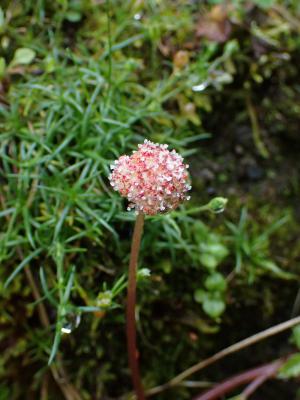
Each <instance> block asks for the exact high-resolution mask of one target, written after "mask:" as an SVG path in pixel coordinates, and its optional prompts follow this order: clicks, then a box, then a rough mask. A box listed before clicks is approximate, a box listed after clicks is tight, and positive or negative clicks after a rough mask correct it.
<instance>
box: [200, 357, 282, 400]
mask: <svg viewBox="0 0 300 400" xmlns="http://www.w3.org/2000/svg"><path fill="white" fill-rule="evenodd" d="M283 362H284V359H278V360H276V361H273V362H271V363H269V364H265V365H263V366H260V367H256V368H253V369H250V370H248V371H246V372H242V373H241V374H238V375H235V376H233V377H230V378H228V379H226V380H225V381H223V382H221V383H219V384H217V385H216V386H214V387H213V388H212V389H210V390H208V391H207V392H205V393H203V394H201V395H199V396H196V397H194V399H193V400H216V399H219V398H221V397H223V396H225V395H226V394H227V393H230V392H232V391H233V390H234V389H236V388H238V387H239V386H242V385H244V384H246V383H248V382H251V384H250V385H249V386H247V388H246V389H245V390H244V392H243V393H242V394H241V399H243V400H246V399H247V398H248V397H249V396H250V395H251V394H252V393H253V392H254V391H255V390H256V389H257V388H258V387H259V386H260V385H262V384H263V382H265V381H266V380H267V379H269V378H271V377H272V376H274V375H275V374H276V372H277V371H278V369H279V368H280V366H281V365H282V363H283Z"/></svg>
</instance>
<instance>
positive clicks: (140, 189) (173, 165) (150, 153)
mask: <svg viewBox="0 0 300 400" xmlns="http://www.w3.org/2000/svg"><path fill="white" fill-rule="evenodd" d="M138 147H139V148H138V150H137V151H134V152H133V153H132V155H131V156H121V157H120V158H119V159H118V160H116V161H115V162H114V164H113V165H111V169H112V173H111V174H110V176H109V180H110V184H111V185H112V186H113V188H114V190H117V191H119V192H120V194H121V195H122V196H123V197H127V199H128V200H129V201H130V204H129V206H128V210H131V209H132V208H134V209H135V210H136V211H137V212H143V213H144V214H148V215H155V214H157V213H159V212H166V211H170V210H174V209H175V208H176V207H178V205H179V204H180V203H182V202H183V201H184V200H189V199H190V196H187V192H188V191H189V190H190V189H191V186H190V184H189V177H188V172H187V169H188V167H189V166H188V165H186V164H184V163H183V158H182V157H181V156H180V155H179V154H178V153H176V151H175V150H172V151H169V150H168V145H167V144H156V143H152V142H150V141H149V140H145V142H144V143H143V144H139V146H138Z"/></svg>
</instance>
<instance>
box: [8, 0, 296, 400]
mask: <svg viewBox="0 0 300 400" xmlns="http://www.w3.org/2000/svg"><path fill="white" fill-rule="evenodd" d="M196 3H197V2H183V1H145V2H139V1H114V0H107V1H94V0H88V1H83V0H63V1H52V2H51V1H48V0H39V1H33V0H24V1H22V2H14V1H8V0H4V2H2V3H1V8H0V222H1V229H0V280H1V283H0V289H1V300H0V306H1V310H2V311H1V317H0V326H1V334H0V338H1V339H0V341H1V342H2V343H3V346H2V345H1V349H2V355H1V356H0V382H1V383H0V398H1V400H7V399H22V398H25V397H26V396H29V397H30V396H31V397H30V398H41V399H43V400H44V399H47V398H49V399H52V398H53V399H59V398H60V396H62V395H63V394H62V393H64V392H63V391H60V390H59V389H58V386H57V385H56V384H55V383H54V380H55V378H54V380H53V377H49V374H48V370H49V366H48V365H52V367H51V368H52V370H51V371H52V372H53V368H60V367H61V366H62V365H63V366H65V367H66V368H67V370H68V375H69V378H70V381H71V382H72V384H73V385H74V387H76V388H77V390H78V392H79V393H80V395H81V396H82V399H86V400H89V399H94V398H97V399H98V398H99V399H100V398H103V399H104V398H107V399H108V398H117V397H118V396H124V395H126V393H129V392H130V390H131V386H130V379H129V371H128V367H127V357H126V352H125V348H126V344H125V343H126V339H125V326H124V303H125V288H126V285H127V264H128V261H129V251H130V239H131V234H132V227H133V221H134V219H135V215H134V213H133V212H127V211H125V210H126V207H127V204H126V201H125V200H124V199H122V198H121V197H120V196H119V195H118V194H117V193H115V192H114V191H113V190H112V188H111V187H110V185H109V181H108V175H109V172H110V171H109V165H110V164H111V163H112V161H113V160H115V159H117V158H118V157H119V156H120V155H121V154H124V153H129V152H130V151H131V150H132V149H134V148H135V147H136V145H137V144H138V143H141V142H143V141H144V139H145V138H147V139H150V140H152V141H154V142H158V143H167V144H169V146H170V147H171V148H174V149H176V150H177V151H178V152H179V153H180V154H182V155H183V156H184V157H185V159H186V160H188V162H189V163H190V164H191V175H192V181H193V185H194V189H193V192H192V200H191V202H190V204H188V205H184V206H181V207H180V208H179V209H177V210H176V211H174V212H172V213H170V214H167V215H159V216H155V217H151V218H146V222H147V220H149V223H147V224H146V226H145V232H144V237H143V240H142V244H141V260H140V269H139V272H138V294H139V301H138V308H137V310H136V314H137V320H138V335H139V337H140V346H139V347H140V348H141V354H142V359H141V361H142V362H141V365H142V375H143V380H144V384H145V387H146V388H150V387H152V386H155V385H158V384H160V383H162V382H164V381H166V380H169V379H171V378H172V376H173V375H175V374H176V373H178V372H180V371H181V370H182V369H184V368H187V367H188V366H189V365H191V364H192V363H195V362H196V361H197V360H199V359H200V358H201V357H204V356H205V355H207V354H210V353H211V352H212V351H214V350H217V349H219V348H220V347H222V346H221V345H220V340H223V342H222V345H223V346H224V345H226V344H228V342H232V341H234V340H237V339H240V338H241V336H240V335H242V334H243V335H244V336H245V335H247V334H250V333H253V329H251V326H249V325H247V321H245V319H244V312H243V311H242V312H241V309H242V310H243V309H244V308H245V310H246V314H247V313H248V311H249V310H250V311H249V313H250V314H251V307H253V308H254V309H255V310H256V312H260V313H261V314H262V315H263V316H264V317H263V318H262V321H261V322H260V323H259V322H258V321H255V326H256V327H257V328H263V327H265V325H266V324H267V325H269V324H270V323H272V322H275V321H278V317H277V318H276V317H275V320H273V319H272V318H274V316H276V314H277V312H278V310H279V312H280V313H281V314H280V316H281V317H280V319H283V318H287V317H288V316H289V311H291V310H292V308H293V304H294V297H295V296H296V288H297V280H298V278H297V276H298V275H297V274H298V273H299V257H300V249H299V246H297V244H296V238H297V234H296V232H297V227H298V225H297V224H298V222H297V219H296V217H295V215H296V214H295V210H294V208H293V205H294V203H293V201H294V200H293V199H294V198H295V197H296V196H297V195H299V179H298V178H299V168H298V166H296V165H294V164H293V163H292V160H293V156H292V157H291V159H290V161H289V162H291V165H293V166H292V167H291V169H289V167H288V165H287V170H288V171H286V170H284V168H283V167H282V165H283V161H282V160H285V157H286V153H285V151H286V150H285V148H286V147H285V146H287V147H288V146H289V145H290V146H291V147H293V146H294V144H293V143H296V144H295V147H297V146H298V145H299V139H297V135H296V132H298V131H297V129H298V128H297V120H298V118H299V115H300V110H299V106H298V105H297V101H296V100H297V99H299V87H298V86H297V85H294V77H295V74H296V72H295V69H296V65H297V61H296V60H298V61H299V46H298V44H299V43H298V42H299V39H297V35H296V32H297V29H299V27H297V26H295V25H296V22H295V17H294V14H295V15H296V14H297V13H299V9H298V8H299V7H298V5H297V3H296V2H294V3H295V4H294V5H288V6H286V4H285V2H283V1H278V2H277V1H276V2H275V1H271V2H265V1H255V2H251V1H250V2H249V6H248V8H247V7H246V8H245V7H244V6H243V5H242V4H240V2H234V5H232V7H229V9H227V8H226V7H225V8H224V10H223V9H222V7H221V6H220V5H216V4H215V3H220V2H205V4H204V3H203V4H202V3H201V5H199V4H196ZM221 3H222V2H221ZM241 3H242V2H241ZM269 3H270V4H269ZM290 3H292V2H290ZM290 3H289V4H290ZM218 7H219V8H218ZM220 7H221V8H220ZM222 10H223V11H222ZM214 13H215V14H214ZM218 13H219V14H218ZM251 18H252V19H253V21H256V22H253V24H252V23H250V22H249V19H250V20H251ZM201 19H202V23H201V24H200V22H199V20H201ZM209 24H210V25H209ZM228 24H229V25H230V31H228V32H227V30H226V29H225V25H226V26H227V25H228ZM208 25H209V26H210V28H209V27H208ZM223 25H224V26H223ZM229 25H228V26H229ZM201 26H202V28H201ZM203 27H206V28H205V29H206V31H205V32H203V29H204V28H203ZM200 28H201V29H202V31H201V29H200ZM200 31H201V32H200ZM196 32H198V33H196ZM199 32H200V33H199ZM220 35H221V37H220ZM222 35H223V36H222ZM297 46H298V47H297ZM253 54H255V56H253ZM261 55H263V56H264V57H262V56H261ZM260 56H261V57H260ZM274 98H275V100H274V102H273V99H274ZM258 102H259V107H260V108H259V109H258V110H257V109H256V105H257V103H258ZM298 104H299V103H298ZM286 121H289V125H288V127H287V125H286ZM286 130H288V133H286ZM245 132H246V133H245ZM237 137H238V138H240V139H237ZM297 140H298V142H297ZM290 143H291V144H290ZM232 154H234V155H232ZM239 157H240V158H239ZM249 160H250V161H249ZM257 160H258V161H257ZM249 165H250V170H249ZM253 165H254V167H253ZM251 168H252V169H251ZM249 171H250V172H249ZM261 171H262V172H261ZM259 173H261V175H259ZM258 175H259V176H258ZM277 175H278V177H279V178H278V180H276V179H277V178H276V176H277ZM282 182H283V183H282ZM280 185H282V187H280ZM268 188H270V189H269V190H268ZM277 189H278V190H277ZM276 190H277V191H276ZM216 194H218V195H222V196H224V197H229V199H230V201H229V203H228V211H227V214H225V216H224V214H221V215H220V216H218V215H216V214H213V213H209V212H208V213H207V212H206V213H202V211H205V207H204V209H203V207H202V206H203V204H206V203H208V202H209V200H210V198H211V197H212V196H214V195H216ZM245 205H246V207H244V206H245ZM226 219H227V221H225V220H226ZM150 220H151V221H150ZM297 260H298V264H297V263H295V262H296V261H297ZM276 285H278V286H276ZM282 285H286V289H284V288H283V289H282V295H280V298H279V295H278V297H276V290H275V291H274V290H273V288H274V287H277V288H280V290H281V287H282ZM36 289H37V291H36ZM285 294H286V299H283V298H284V296H285ZM295 307H296V308H295ZM297 307H298V305H297V303H295V304H294V311H295V309H296V312H297V310H298V308H297ZM247 310H248V311H247ZM298 311H299V310H298ZM38 313H39V314H38ZM43 313H46V319H45V315H44V314H43ZM43 315H44V320H43ZM38 316H39V317H40V319H39V317H38ZM241 320H242V321H243V322H240V321H241ZM41 321H44V323H43V322H42V323H41ZM222 323H223V325H222ZM249 324H250V325H251V322H249ZM239 325H240V326H241V328H238V330H239V329H241V330H240V331H239V332H236V329H237V326H239ZM221 327H222V328H221ZM231 330H233V333H232V335H231V333H228V332H231ZM225 331H226V333H225V334H224V332H225ZM239 334H240V335H239ZM256 360H257V358H256ZM259 361H261V360H259ZM240 364H241V365H240V368H244V367H245V361H244V360H243V359H242V360H241V361H240ZM54 372H55V371H54ZM54 375H55V374H54ZM225 375H226V374H225ZM223 377H224V374H222V372H221V371H219V370H216V371H215V376H214V378H212V377H211V376H209V375H208V376H206V378H207V379H213V380H214V381H216V380H217V379H219V378H220V379H221V378H223ZM206 378H205V379H206ZM200 383H201V382H200ZM189 386H191V387H189ZM192 386H193V385H192V384H191V385H189V384H188V382H187V384H186V385H182V386H180V387H178V388H176V389H174V391H173V392H172V391H171V392H169V393H168V394H164V393H162V394H160V395H159V396H158V397H157V398H160V399H169V400H170V399H177V400H178V399H189V398H191V396H192V395H193V394H194V393H197V391H199V390H200V389H199V387H198V389H197V385H194V386H195V387H196V392H195V389H193V387H192ZM198 386H201V384H199V385H198ZM68 390H72V389H68ZM45 393H46V394H45ZM69 393H71V392H69ZM48 395H49V397H47V396H48ZM64 395H65V394H64ZM39 396H40V397H39ZM42 396H44V397H42ZM108 396H109V397H108ZM172 396H173V397H172ZM65 397H66V395H65ZM66 398H67V397H66ZM75 398H76V397H74V399H75Z"/></svg>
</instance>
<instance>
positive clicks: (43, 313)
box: [0, 194, 82, 400]
mask: <svg viewBox="0 0 300 400" xmlns="http://www.w3.org/2000/svg"><path fill="white" fill-rule="evenodd" d="M0 203H1V206H2V207H3V209H5V199H4V196H3V195H2V194H0ZM6 218H7V220H9V216H7V217H6ZM17 253H18V257H19V258H20V260H23V259H24V254H23V252H22V249H21V248H20V247H17ZM25 276H26V279H27V281H28V284H29V286H30V288H31V290H32V294H33V298H34V300H35V301H36V302H37V310H38V314H39V319H40V322H41V325H42V326H43V327H44V328H45V329H49V326H50V321H49V317H48V314H47V310H46V307H45V306H44V304H43V303H41V301H40V299H41V295H40V292H39V289H38V287H37V284H36V283H35V279H34V277H33V275H32V272H31V270H30V267H29V265H27V266H26V267H25ZM50 370H51V374H52V376H53V379H54V380H55V382H56V383H57V385H58V386H59V388H60V390H61V391H62V393H63V395H64V397H65V399H66V400H82V399H81V396H80V394H79V392H78V391H77V389H76V388H75V386H73V385H72V384H71V383H70V382H69V378H68V375H67V372H66V371H65V369H64V367H63V365H62V357H61V355H60V354H58V355H57V365H54V364H52V365H51V366H50Z"/></svg>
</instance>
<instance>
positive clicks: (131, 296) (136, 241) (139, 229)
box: [126, 213, 145, 400]
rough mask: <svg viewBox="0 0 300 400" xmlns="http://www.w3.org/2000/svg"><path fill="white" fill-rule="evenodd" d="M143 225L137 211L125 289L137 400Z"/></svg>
mask: <svg viewBox="0 0 300 400" xmlns="http://www.w3.org/2000/svg"><path fill="white" fill-rule="evenodd" d="M143 227H144V214H143V213H139V214H138V215H137V219H136V222H135V226H134V232H133V237H132V243H131V253H130V262H129V275H128V289H127V309H126V333H127V349H128V361H129V368H130V370H131V377H132V384H133V387H134V390H135V393H136V397H137V399H138V400H144V399H145V394H144V389H143V385H142V381H141V376H140V368H139V360H138V357H139V355H138V350H137V344H136V321H135V305H136V277H137V264H138V256H139V250H140V244H141V238H142V233H143Z"/></svg>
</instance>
